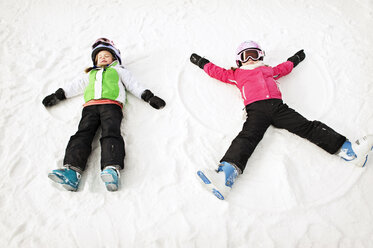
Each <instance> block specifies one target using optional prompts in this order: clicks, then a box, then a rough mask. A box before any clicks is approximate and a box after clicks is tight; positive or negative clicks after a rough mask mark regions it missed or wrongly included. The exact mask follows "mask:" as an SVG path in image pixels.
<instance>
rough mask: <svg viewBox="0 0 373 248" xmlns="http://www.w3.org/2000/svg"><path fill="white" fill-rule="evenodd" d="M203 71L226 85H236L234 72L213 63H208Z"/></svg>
mask: <svg viewBox="0 0 373 248" xmlns="http://www.w3.org/2000/svg"><path fill="white" fill-rule="evenodd" d="M203 70H204V71H205V72H206V73H207V74H208V75H209V76H210V77H213V78H215V79H217V80H219V81H222V82H224V83H228V84H233V85H236V84H237V83H236V81H235V79H234V73H233V70H226V69H224V68H221V67H219V66H217V65H214V64H213V63H211V62H210V63H208V64H206V65H205V66H204V67H203Z"/></svg>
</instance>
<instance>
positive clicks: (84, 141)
mask: <svg viewBox="0 0 373 248" xmlns="http://www.w3.org/2000/svg"><path fill="white" fill-rule="evenodd" d="M122 118H123V112H122V108H121V107H120V106H118V105H116V104H102V105H91V106H86V107H84V108H83V111H82V118H81V120H80V123H79V127H78V131H77V132H76V134H75V135H73V136H71V137H70V140H69V143H68V145H67V148H66V152H65V158H64V161H63V163H64V165H69V166H71V167H72V168H73V169H76V170H77V171H80V172H83V171H84V170H85V168H86V165H87V160H88V157H89V155H90V153H91V151H92V141H93V138H94V136H95V134H96V131H97V129H98V128H99V127H100V126H101V130H102V134H101V139H100V143H101V169H103V168H105V166H107V165H117V166H119V167H120V168H118V169H123V167H124V156H125V151H124V140H123V137H122V135H121V132H120V124H121V122H122Z"/></svg>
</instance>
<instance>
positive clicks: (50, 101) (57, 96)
mask: <svg viewBox="0 0 373 248" xmlns="http://www.w3.org/2000/svg"><path fill="white" fill-rule="evenodd" d="M64 99H66V96H65V91H64V90H63V89H62V88H59V89H58V90H57V91H56V92H55V93H53V94H50V95H49V96H46V97H45V98H44V99H43V102H42V103H43V105H44V106H45V107H50V106H53V105H56V104H57V103H58V102H59V101H62V100H64Z"/></svg>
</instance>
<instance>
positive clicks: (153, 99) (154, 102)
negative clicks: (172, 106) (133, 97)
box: [141, 90, 166, 109]
mask: <svg viewBox="0 0 373 248" xmlns="http://www.w3.org/2000/svg"><path fill="white" fill-rule="evenodd" d="M141 99H143V100H144V101H145V102H148V103H149V104H150V106H152V107H153V108H155V109H161V108H163V107H164V106H166V102H165V101H163V100H162V99H161V98H159V97H158V96H155V95H154V94H153V93H152V92H151V91H150V90H145V91H144V92H143V93H142V94H141Z"/></svg>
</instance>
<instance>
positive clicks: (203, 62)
mask: <svg viewBox="0 0 373 248" xmlns="http://www.w3.org/2000/svg"><path fill="white" fill-rule="evenodd" d="M190 62H192V63H193V64H195V65H198V66H199V68H201V69H203V67H204V66H205V65H206V64H207V63H210V61H209V60H207V59H205V58H202V57H201V56H199V55H197V54H195V53H193V54H192V55H191V56H190Z"/></svg>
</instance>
